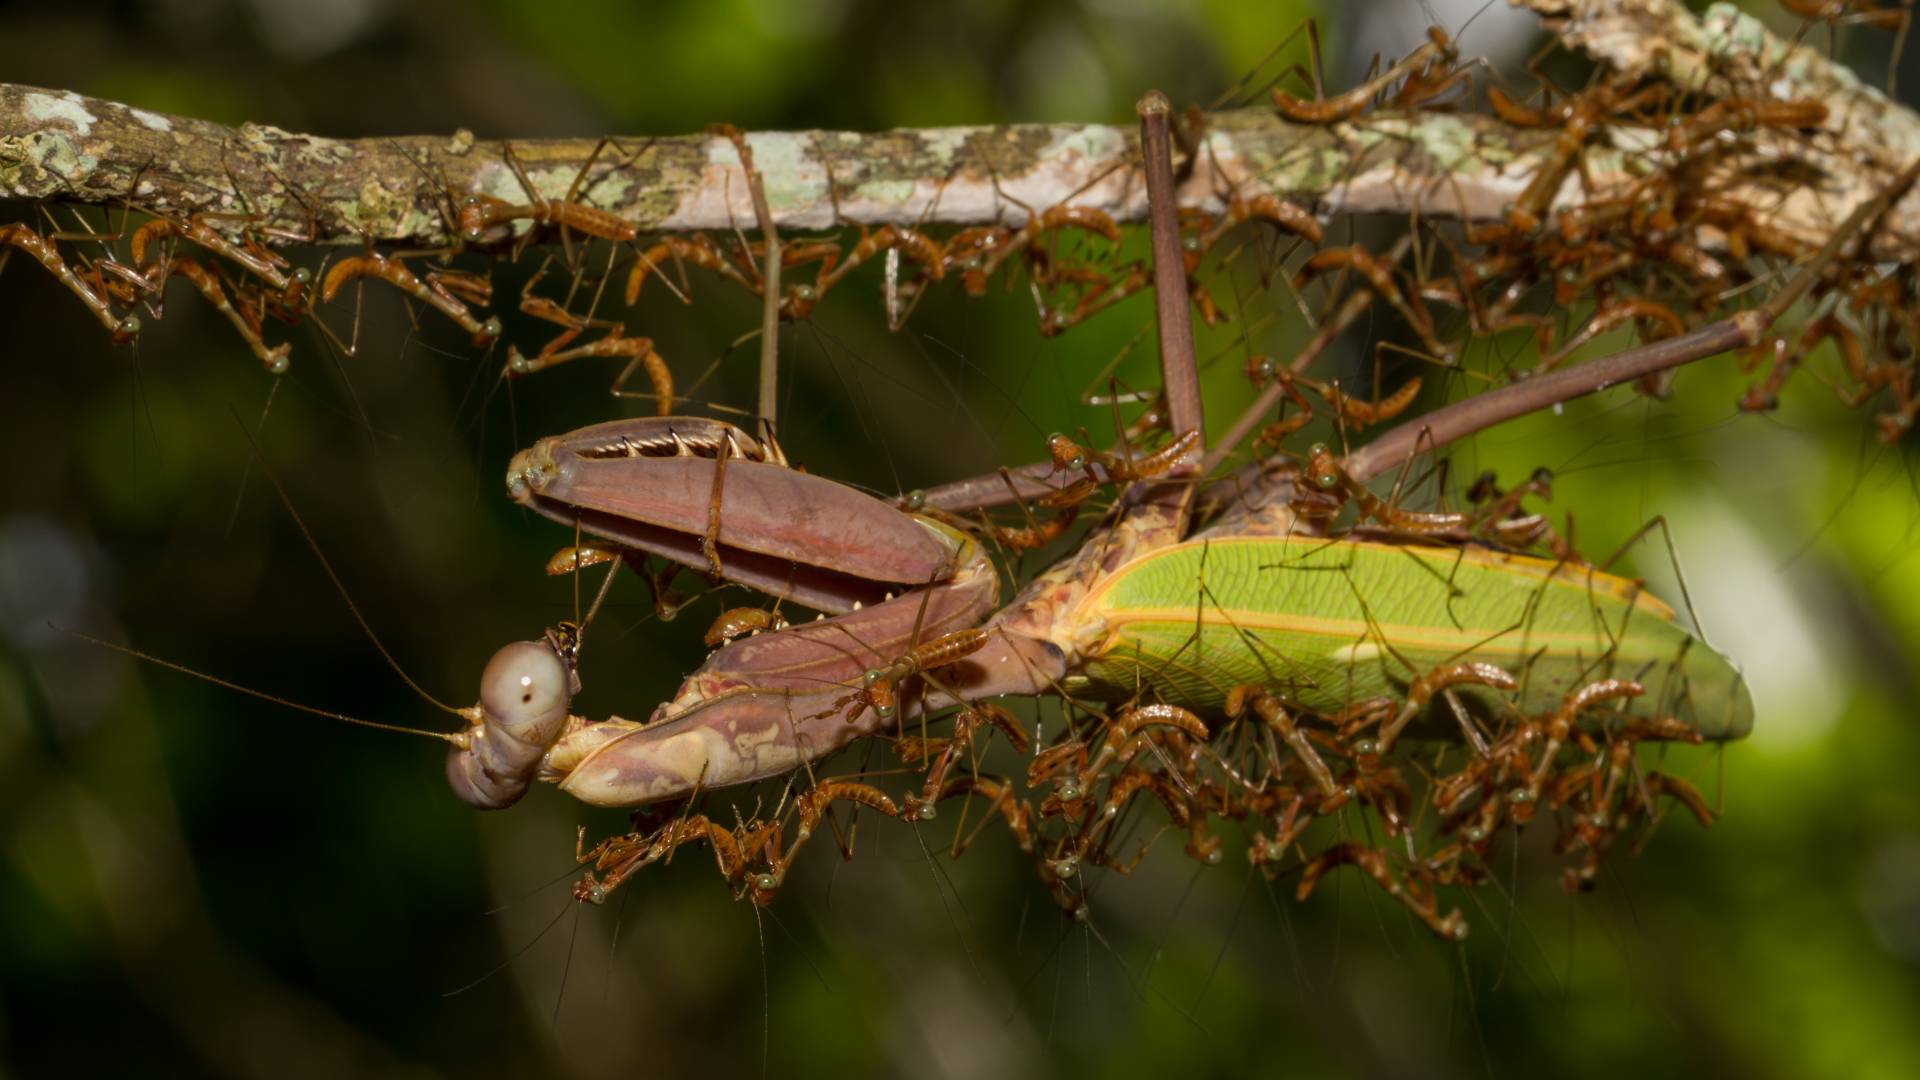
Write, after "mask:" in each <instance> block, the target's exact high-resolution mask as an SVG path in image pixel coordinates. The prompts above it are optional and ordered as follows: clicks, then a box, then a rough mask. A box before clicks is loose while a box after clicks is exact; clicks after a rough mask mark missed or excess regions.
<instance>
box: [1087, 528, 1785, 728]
mask: <svg viewBox="0 0 1920 1080" xmlns="http://www.w3.org/2000/svg"><path fill="white" fill-rule="evenodd" d="M1080 622H1081V626H1080V632H1079V634H1078V635H1077V636H1078V640H1079V641H1081V642H1082V643H1083V647H1082V648H1081V655H1082V657H1083V658H1084V662H1083V664H1082V673H1083V674H1084V675H1085V677H1086V680H1087V681H1086V683H1085V684H1082V685H1084V686H1085V687H1086V688H1087V689H1090V690H1094V691H1097V692H1104V693H1107V694H1112V695H1132V694H1134V693H1136V692H1142V691H1144V692H1147V693H1148V694H1150V695H1153V696H1157V697H1158V698H1160V699H1161V700H1165V701H1170V702H1176V703H1178V704H1182V705H1185V706H1187V707H1189V708H1197V709H1218V708H1219V707H1220V706H1221V704H1222V702H1223V701H1224V699H1225V697H1226V694H1227V692H1228V691H1229V690H1231V689H1232V688H1233V687H1235V686H1238V685H1242V684H1248V683H1252V684H1259V685H1262V686H1265V687H1267V688H1269V689H1271V690H1273V691H1275V692H1277V693H1279V694H1281V695H1282V696H1283V697H1286V698H1289V699H1291V700H1293V701H1295V702H1297V703H1299V704H1300V705H1302V706H1304V707H1306V708H1308V709H1311V710H1313V711H1315V712H1321V713H1333V712H1336V711H1338V710H1339V709H1340V708H1341V707H1343V706H1344V705H1346V704H1348V703H1349V702H1354V701H1359V700H1362V699H1365V698H1370V697H1376V696H1381V695H1390V696H1404V694H1405V692H1406V690H1407V687H1408V684H1409V683H1410V682H1411V681H1412V680H1413V679H1414V678H1415V677H1417V676H1419V675H1422V674H1424V673H1426V672H1428V671H1430V670H1432V669H1433V668H1435V667H1438V666H1441V665H1443V664H1448V663H1453V662H1457V661H1462V660H1476V661H1483V662H1486V663H1492V664H1497V665H1499V666H1500V667H1503V668H1505V669H1506V670H1507V671H1508V672H1510V673H1511V674H1513V676H1514V677H1515V678H1516V679H1517V680H1519V683H1520V686H1519V689H1518V690H1517V691H1516V692H1515V693H1514V695H1512V697H1511V700H1512V701H1513V703H1514V704H1517V705H1518V707H1519V708H1520V709H1522V710H1525V711H1526V712H1528V713H1543V712H1551V711H1553V710H1554V709H1555V708H1557V707H1558V706H1559V704H1560V701H1561V697H1562V695H1564V694H1565V693H1566V692H1567V691H1569V690H1571V689H1574V688H1577V687H1579V686H1581V685H1584V684H1586V683H1589V682H1593V681H1595V680H1598V679H1609V678H1614V679H1633V680H1636V681H1639V682H1640V683H1642V684H1643V685H1644V686H1645V687H1646V690H1647V693H1646V694H1645V695H1644V696H1642V697H1640V698H1637V699H1635V700H1633V701H1632V702H1630V703H1625V704H1623V706H1622V708H1623V711H1626V712H1628V713H1630V714H1633V715H1644V716H1663V717H1664V716H1671V717H1677V718H1678V719H1680V720H1683V721H1685V722H1687V723H1690V724H1692V725H1694V726H1695V728H1696V729H1697V730H1698V731H1699V732H1700V733H1701V734H1702V735H1703V736H1705V737H1706V738H1709V739H1732V738H1739V737H1740V736H1743V735H1745V734H1746V733H1747V732H1748V731H1749V730H1750V729H1751V728H1752V726H1753V701H1752V698H1751V697H1750V695H1749V694H1748V692H1747V687H1746V681H1745V680H1744V679H1743V678H1741V676H1740V673H1739V672H1738V671H1737V670H1736V669H1735V668H1734V666H1733V664H1732V663H1731V662H1730V661H1729V660H1728V659H1727V658H1726V657H1723V656H1721V655H1719V654H1718V653H1716V652H1714V651H1713V650H1712V649H1711V648H1709V647H1708V646H1707V645H1706V643H1705V642H1703V641H1701V640H1699V639H1698V638H1696V637H1695V636H1694V635H1693V634H1692V633H1690V632H1688V631H1687V630H1686V629H1685V628H1684V627H1682V626H1681V625H1680V624H1679V623H1677V622H1676V621H1675V620H1674V615H1673V611H1672V610H1671V609H1669V608H1668V607H1667V606H1666V605H1665V604H1663V603H1661V602H1660V601H1659V600H1657V599H1655V598H1654V597H1652V596H1650V595H1648V594H1646V593H1645V592H1643V591H1641V588H1640V586H1639V585H1638V584H1637V583H1636V582H1633V581H1629V580H1627V579H1625V578H1620V577H1615V576H1613V575H1610V574H1603V573H1600V572H1599V571H1596V570H1592V569H1590V568H1587V567H1583V566H1569V565H1564V564H1557V563H1553V562H1548V561H1546V560H1542V559H1536V558H1531V557H1528V556H1523V555H1512V554H1508V553H1505V552H1499V551H1494V550H1491V549H1486V548H1479V547H1413V546H1402V545H1395V544H1382V543H1371V542H1362V541H1330V540H1325V539H1316V538H1307V537H1226V538H1214V539H1207V540H1195V541H1189V542H1187V543H1184V544H1179V545H1176V546H1173V547H1169V548H1162V549H1160V550H1158V551H1155V552H1152V553H1150V554H1147V555H1145V556H1142V557H1140V558H1138V559H1135V560H1133V561H1132V562H1130V563H1128V564H1126V565H1124V566H1121V567H1120V568H1118V569H1117V570H1115V571H1114V572H1113V574H1112V575H1110V576H1109V577H1108V578H1107V579H1106V580H1105V581H1103V582H1102V583H1101V584H1099V585H1098V586H1096V587H1095V588H1094V589H1093V590H1092V591H1091V592H1090V593H1089V594H1088V596H1087V597H1086V599H1085V601H1084V602H1083V603H1082V604H1081V606H1080ZM1078 681H1079V680H1075V682H1078ZM1465 689H1466V690H1467V696H1468V697H1471V698H1474V699H1476V701H1477V703H1478V704H1479V705H1480V706H1482V707H1483V708H1487V709H1492V710H1494V711H1495V712H1496V713H1497V712H1498V711H1499V710H1501V709H1505V708H1509V707H1510V706H1508V705H1507V704H1506V702H1507V700H1508V698H1507V697H1506V696H1505V695H1502V696H1498V697H1496V696H1494V695H1493V694H1492V693H1491V692H1489V691H1483V690H1481V689H1480V688H1477V687H1470V688H1465Z"/></svg>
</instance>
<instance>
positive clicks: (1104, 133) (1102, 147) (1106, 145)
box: [1039, 124, 1127, 162]
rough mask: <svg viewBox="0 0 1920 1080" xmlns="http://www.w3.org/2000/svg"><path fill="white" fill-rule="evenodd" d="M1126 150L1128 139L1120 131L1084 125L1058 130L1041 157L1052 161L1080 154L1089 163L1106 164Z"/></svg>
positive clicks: (1098, 125) (1102, 126)
mask: <svg viewBox="0 0 1920 1080" xmlns="http://www.w3.org/2000/svg"><path fill="white" fill-rule="evenodd" d="M1126 150H1127V138H1126V136H1124V135H1122V134H1120V132H1119V131H1118V130H1116V129H1114V128H1111V127H1107V126H1106V125H1104V124H1084V125H1075V126H1063V127H1061V128H1059V129H1057V131H1056V133H1055V134H1054V136H1053V138H1052V139H1051V140H1050V141H1049V142H1048V144H1047V146H1046V147H1045V148H1044V149H1042V150H1041V151H1040V155H1039V156H1040V157H1042V158H1048V159H1051V158H1056V157H1064V156H1066V155H1069V154H1078V155H1079V156H1080V157H1082V158H1084V159H1086V160H1087V161H1091V162H1104V161H1108V160H1110V159H1112V158H1115V157H1118V156H1119V155H1121V154H1122V153H1125V152H1126Z"/></svg>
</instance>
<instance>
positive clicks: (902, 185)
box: [853, 180, 919, 203]
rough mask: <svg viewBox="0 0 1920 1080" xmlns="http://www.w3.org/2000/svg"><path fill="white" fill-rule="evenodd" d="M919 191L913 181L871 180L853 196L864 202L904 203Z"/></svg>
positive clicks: (856, 189) (855, 191)
mask: <svg viewBox="0 0 1920 1080" xmlns="http://www.w3.org/2000/svg"><path fill="white" fill-rule="evenodd" d="M918 189H919V188H918V185H917V184H915V183H914V182H913V181H911V180H869V181H867V182H866V183H864V184H861V185H860V186H859V187H857V188H854V189H853V194H854V195H855V197H857V198H859V199H861V200H862V201H864V202H875V203H903V202H906V201H908V200H909V199H912V198H913V193H914V192H915V191H917V190H918Z"/></svg>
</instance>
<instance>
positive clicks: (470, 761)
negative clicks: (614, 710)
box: [447, 641, 573, 810]
mask: <svg viewBox="0 0 1920 1080" xmlns="http://www.w3.org/2000/svg"><path fill="white" fill-rule="evenodd" d="M572 682H573V676H572V672H570V671H569V670H568V669H567V665H566V663H565V661H563V660H562V659H561V657H560V654H559V653H558V652H556V651H554V648H553V646H551V645H549V644H547V643H545V642H539V641H516V642H514V643H513V644H511V645H508V646H506V647H504V648H502V649H501V650H500V651H499V652H496V653H494V654H493V659H491V660H489V661H487V669H486V671H484V672H483V673H481V676H480V704H479V706H478V707H477V708H476V709H475V711H474V713H473V714H470V718H471V719H472V720H473V722H474V726H473V727H472V728H471V729H469V730H468V731H467V745H466V746H465V747H456V748H454V750H452V751H451V752H450V753H449V754H448V755H447V782H448V783H449V784H451V785H452V786H453V791H454V794H456V795H458V796H459V797H460V799H461V801H463V802H466V803H467V804H469V805H471V806H475V807H478V808H479V809H482V810H498V809H502V808H504V807H507V806H511V805H513V804H514V803H515V802H518V801H519V799H520V796H522V795H524V794H526V791H527V785H528V784H530V783H531V782H532V781H533V776H534V773H535V772H536V771H538V769H539V767H540V759H541V758H543V757H544V756H546V752H547V749H548V748H549V747H550V746H552V745H553V742H554V740H555V739H557V738H559V737H560V729H561V728H562V727H563V726H565V724H566V722H567V707H568V705H569V704H571V699H572V694H571V691H572Z"/></svg>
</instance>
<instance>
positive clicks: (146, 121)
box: [127, 107, 173, 134]
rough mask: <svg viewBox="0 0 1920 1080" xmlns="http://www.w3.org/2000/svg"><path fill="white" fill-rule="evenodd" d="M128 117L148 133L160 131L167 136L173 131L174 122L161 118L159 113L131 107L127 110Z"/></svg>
mask: <svg viewBox="0 0 1920 1080" xmlns="http://www.w3.org/2000/svg"><path fill="white" fill-rule="evenodd" d="M127 115H128V116H131V117H133V119H134V120H135V122H137V123H138V124H139V125H140V126H141V127H143V128H146V129H147V130H148V131H158V132H161V133H162V134H165V133H167V132H170V131H172V130H173V121H171V120H169V119H167V118H166V117H164V116H161V115H160V114H159V113H157V112H148V111H147V110H145V109H135V108H132V107H129V108H128V109H127Z"/></svg>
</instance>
